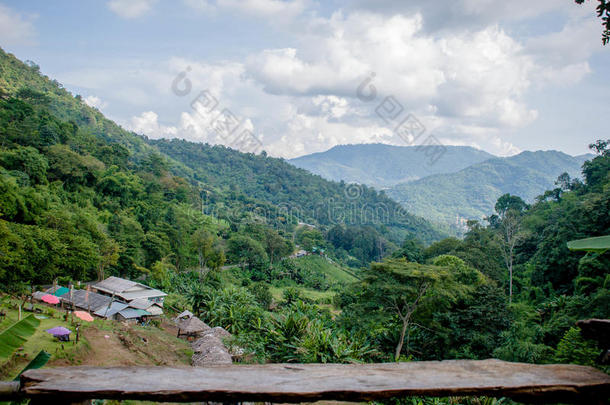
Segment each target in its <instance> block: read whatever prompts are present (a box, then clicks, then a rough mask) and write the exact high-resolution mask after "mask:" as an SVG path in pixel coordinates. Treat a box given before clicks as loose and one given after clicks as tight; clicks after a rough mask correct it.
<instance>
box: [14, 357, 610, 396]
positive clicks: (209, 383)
mask: <svg viewBox="0 0 610 405" xmlns="http://www.w3.org/2000/svg"><path fill="white" fill-rule="evenodd" d="M21 390H22V392H23V393H25V395H26V396H27V397H28V398H36V397H57V398H60V397H61V398H63V399H66V398H70V399H87V398H97V399H140V400H153V401H174V402H180V401H184V402H186V401H218V402H243V401H267V402H309V401H317V400H323V399H326V400H345V401H369V400H375V399H383V398H389V397H392V396H408V395H425V396H454V395H457V396H468V395H488V396H508V397H513V398H516V399H520V400H544V401H546V400H548V401H552V400H557V399H561V400H562V402H567V401H582V399H583V398H590V399H591V400H593V399H595V401H596V402H599V400H602V401H603V400H604V398H608V396H609V395H610V377H609V376H607V375H606V374H604V373H602V372H600V371H598V370H595V369H593V368H590V367H583V366H576V365H534V364H524V363H508V362H503V361H500V360H480V361H474V360H446V361H424V362H411V363H383V364H358V365H350V364H264V365H219V366H209V367H198V368H171V367H64V368H51V369H39V370H29V371H27V372H25V373H24V374H23V375H22V377H21Z"/></svg>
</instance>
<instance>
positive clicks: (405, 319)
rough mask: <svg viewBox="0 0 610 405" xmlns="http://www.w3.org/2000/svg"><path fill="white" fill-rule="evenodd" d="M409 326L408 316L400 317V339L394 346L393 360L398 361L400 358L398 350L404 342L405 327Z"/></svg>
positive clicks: (399, 350) (400, 349)
mask: <svg viewBox="0 0 610 405" xmlns="http://www.w3.org/2000/svg"><path fill="white" fill-rule="evenodd" d="M408 326H409V318H407V317H405V318H403V319H402V330H401V331H400V339H399V340H398V345H397V346H396V353H395V354H394V360H395V361H398V359H399V358H400V352H401V351H402V345H403V344H404V342H405V334H406V333H407V327H408Z"/></svg>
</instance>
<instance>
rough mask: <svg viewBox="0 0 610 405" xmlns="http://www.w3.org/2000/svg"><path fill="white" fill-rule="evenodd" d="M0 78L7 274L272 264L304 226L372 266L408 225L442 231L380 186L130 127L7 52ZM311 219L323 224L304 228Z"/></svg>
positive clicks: (85, 275)
mask: <svg viewBox="0 0 610 405" xmlns="http://www.w3.org/2000/svg"><path fill="white" fill-rule="evenodd" d="M0 78H1V79H0V92H1V93H0V94H1V99H0V135H1V137H2V140H1V144H0V165H1V166H0V170H1V179H0V181H1V183H2V186H1V192H0V198H1V199H2V205H1V208H0V210H1V219H0V224H1V227H2V233H3V238H2V243H3V248H2V249H3V251H6V257H7V258H9V259H10V260H9V259H7V260H3V261H2V264H1V265H0V279H2V280H4V281H5V282H6V283H19V282H24V281H25V280H27V281H28V282H30V283H41V282H45V283H48V282H50V281H51V280H53V279H54V278H56V277H57V276H65V277H68V278H71V279H74V280H88V279H93V278H96V277H102V276H103V275H108V274H119V275H123V276H129V277H138V276H146V277H152V276H153V275H156V276H158V277H162V276H163V275H164V274H165V275H166V274H167V273H168V272H171V271H174V270H178V271H182V270H186V269H193V268H209V267H210V268H215V267H220V266H221V265H222V264H223V263H224V262H225V260H226V258H228V260H229V261H230V262H233V263H240V262H244V261H247V262H248V263H249V267H253V266H254V263H253V262H252V261H251V260H250V259H249V258H248V257H253V256H257V261H256V262H257V264H256V265H257V266H259V267H260V266H262V267H264V266H268V265H271V263H273V262H274V261H277V260H279V259H281V258H282V257H284V256H287V255H289V254H291V253H292V251H293V250H294V241H295V240H296V241H297V243H298V242H299V241H300V236H301V235H302V234H304V235H305V238H306V239H307V238H309V239H308V240H315V245H311V243H310V245H311V246H310V249H311V248H313V247H318V248H321V249H326V250H327V251H328V254H336V255H337V256H336V257H338V258H339V260H343V261H345V262H346V263H348V262H349V263H351V264H352V265H355V266H361V265H366V264H367V263H368V262H369V261H370V260H372V259H379V258H380V257H383V256H385V255H387V254H389V253H390V252H391V251H392V250H393V249H394V248H395V246H396V244H400V243H401V241H402V239H403V238H404V237H405V236H406V235H411V236H416V237H418V238H420V239H422V240H425V241H428V242H430V241H433V240H435V239H438V238H439V237H440V234H439V233H438V232H437V231H435V230H434V229H433V228H432V227H431V226H430V225H429V224H428V223H427V222H426V221H425V220H422V219H420V218H417V217H414V216H412V215H410V214H408V213H407V212H406V211H405V210H404V209H402V208H401V207H400V206H399V205H398V204H397V203H395V202H394V201H392V200H390V199H389V198H387V197H385V196H384V195H383V194H379V193H377V192H376V191H374V190H373V189H370V188H366V187H361V188H357V189H353V190H352V189H349V188H348V186H346V185H345V184H340V183H333V182H329V181H326V180H323V179H321V178H320V177H318V176H314V175H311V174H309V173H307V172H305V171H304V170H300V169H296V168H294V167H293V166H291V165H289V164H287V163H285V162H284V161H282V160H280V159H272V158H269V157H266V156H264V155H261V156H255V155H252V154H243V153H240V152H237V151H234V150H230V149H227V148H224V147H220V146H218V147H211V146H208V145H200V144H195V143H189V142H185V141H177V140H175V141H171V142H170V141H150V140H148V139H147V138H145V137H143V136H139V135H136V134H133V133H130V132H128V131H125V130H123V129H122V128H120V127H119V126H117V125H116V124H115V123H113V122H112V121H110V120H108V119H106V118H105V117H104V116H103V115H102V114H101V113H100V112H99V111H97V110H96V109H94V108H91V107H88V106H87V105H85V104H84V103H83V102H82V101H81V100H80V97H79V96H76V97H73V96H72V95H71V94H70V93H69V92H67V91H66V90H64V89H63V88H62V86H61V85H60V84H59V83H57V82H55V81H53V80H51V79H49V78H47V77H45V76H43V75H41V74H40V71H39V67H38V66H36V65H35V64H33V63H30V64H29V65H28V64H24V63H22V62H20V61H18V60H17V59H16V58H15V57H14V56H12V55H9V54H6V53H4V52H1V53H0ZM159 149H161V151H160V150H159ZM299 222H303V223H307V224H310V225H308V227H309V228H311V229H309V230H306V229H305V230H304V229H301V230H300V231H299V232H298V235H297V232H296V231H298V230H299ZM249 224H254V225H256V226H257V228H256V230H253V228H252V225H249ZM336 224H341V225H343V226H347V227H349V228H353V231H354V233H355V234H359V235H361V237H360V238H359V239H354V238H352V239H350V240H349V241H342V242H341V247H337V249H335V246H334V245H333V244H332V243H330V242H328V241H327V240H326V230H327V229H328V228H330V227H331V226H333V225H336ZM312 227H317V228H312ZM303 231H306V232H303ZM312 234H313V236H312ZM307 235H309V236H307ZM239 238H241V239H239ZM236 250H239V252H236ZM248 255H249V256H248ZM247 256H248V257H247Z"/></svg>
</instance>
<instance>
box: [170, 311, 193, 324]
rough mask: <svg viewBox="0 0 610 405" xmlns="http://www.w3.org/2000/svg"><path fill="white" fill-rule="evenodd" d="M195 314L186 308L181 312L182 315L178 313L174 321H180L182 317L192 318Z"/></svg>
mask: <svg viewBox="0 0 610 405" xmlns="http://www.w3.org/2000/svg"><path fill="white" fill-rule="evenodd" d="M193 316H194V315H193V313H192V312H191V311H189V310H186V311H184V312H182V313H180V315H178V316H177V317H175V318H174V321H176V322H178V321H180V319H188V318H192V317H193Z"/></svg>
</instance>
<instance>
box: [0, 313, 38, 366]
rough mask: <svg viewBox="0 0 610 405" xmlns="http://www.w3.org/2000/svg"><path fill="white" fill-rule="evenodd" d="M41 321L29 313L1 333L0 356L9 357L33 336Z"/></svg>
mask: <svg viewBox="0 0 610 405" xmlns="http://www.w3.org/2000/svg"><path fill="white" fill-rule="evenodd" d="M38 325H40V321H39V320H38V319H36V318H34V315H29V316H27V317H25V318H24V319H22V320H20V321H19V322H16V323H15V324H13V325H12V326H10V327H9V328H8V329H6V330H4V331H3V332H2V333H0V357H4V358H8V357H10V356H11V354H13V352H14V351H15V350H16V349H17V348H18V347H20V346H21V345H22V344H23V343H25V342H26V341H27V338H28V337H30V336H32V335H33V334H34V332H35V331H36V328H37V327H38Z"/></svg>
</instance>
